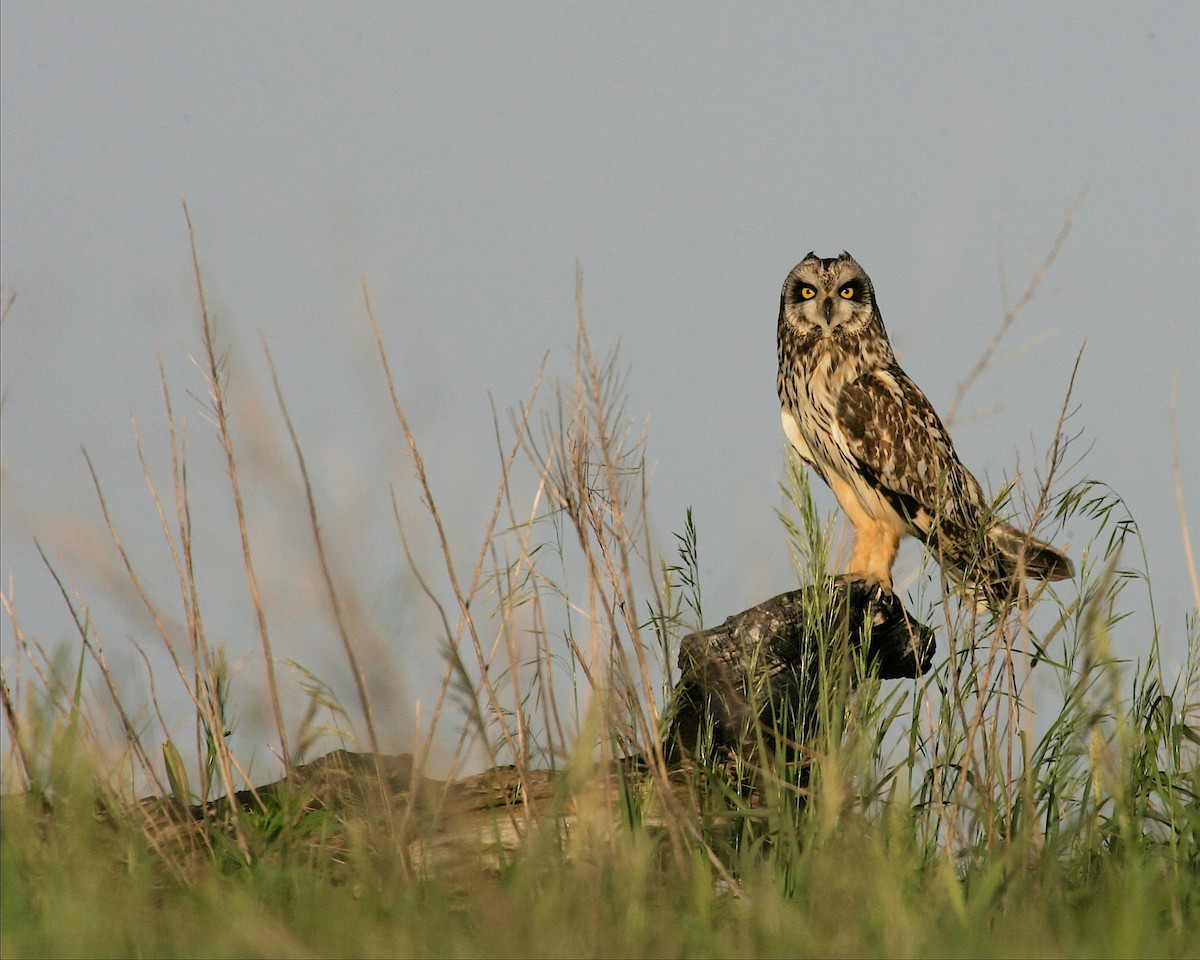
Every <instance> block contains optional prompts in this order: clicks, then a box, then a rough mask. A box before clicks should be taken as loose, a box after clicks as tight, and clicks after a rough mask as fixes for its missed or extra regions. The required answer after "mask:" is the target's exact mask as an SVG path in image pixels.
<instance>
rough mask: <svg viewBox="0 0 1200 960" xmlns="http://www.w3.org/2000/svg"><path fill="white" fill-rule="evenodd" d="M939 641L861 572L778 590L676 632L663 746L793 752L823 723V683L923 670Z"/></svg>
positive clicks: (675, 750)
mask: <svg viewBox="0 0 1200 960" xmlns="http://www.w3.org/2000/svg"><path fill="white" fill-rule="evenodd" d="M935 646H936V644H935V641H934V635H933V631H932V630H931V629H930V628H929V627H927V626H925V624H923V623H920V622H918V621H917V620H915V619H913V618H912V617H911V616H910V615H909V613H908V612H907V611H906V610H905V609H904V607H903V605H902V604H901V603H900V601H899V599H898V598H897V597H896V596H895V595H893V594H886V593H883V592H882V591H879V590H878V589H874V588H871V587H869V586H868V585H867V584H865V583H863V582H862V581H860V580H849V579H845V578H834V579H831V580H828V581H827V582H826V583H824V584H813V585H809V586H806V587H803V588H801V589H799V590H792V591H789V592H788V593H782V594H780V595H779V596H777V597H773V598H772V599H770V600H767V601H766V602H764V603H760V604H758V606H755V607H751V608H750V609H749V610H744V611H742V612H741V613H738V614H734V615H733V616H731V617H729V618H728V619H727V620H726V621H725V622H724V623H723V624H721V625H720V626H719V627H713V628H711V629H709V630H701V631H699V632H696V633H691V634H688V635H687V636H686V637H684V638H683V640H682V641H681V642H680V646H679V668H680V674H681V676H680V681H679V684H678V685H677V686H676V689H675V699H674V703H673V706H672V719H671V726H670V729H669V732H668V735H667V740H666V743H665V748H666V751H667V755H668V757H670V758H673V759H674V758H678V757H679V756H680V755H681V754H687V755H691V756H694V757H695V756H706V757H710V758H711V757H713V756H715V755H716V754H717V753H719V752H728V751H734V752H737V753H741V754H746V755H751V754H754V753H755V752H756V748H757V747H758V745H759V744H763V745H765V746H768V747H770V748H772V749H774V748H777V747H778V746H780V745H786V746H788V747H789V750H790V752H791V755H795V753H796V750H797V748H798V747H800V746H801V745H803V744H804V743H806V742H808V741H810V740H811V739H812V737H813V736H814V735H815V733H816V732H817V728H818V725H819V721H820V710H819V707H818V697H819V695H820V692H821V689H822V685H823V684H824V685H825V688H826V689H832V688H831V686H830V685H831V684H834V683H848V685H849V686H850V687H852V686H853V685H854V684H855V683H857V682H858V680H859V679H861V677H862V676H863V675H864V674H865V673H871V674H873V675H875V676H877V677H879V678H881V679H898V678H901V677H917V676H920V675H921V674H923V673H924V672H925V671H926V670H928V669H929V666H930V664H931V662H932V660H933V653H934V649H935ZM847 689H848V687H847Z"/></svg>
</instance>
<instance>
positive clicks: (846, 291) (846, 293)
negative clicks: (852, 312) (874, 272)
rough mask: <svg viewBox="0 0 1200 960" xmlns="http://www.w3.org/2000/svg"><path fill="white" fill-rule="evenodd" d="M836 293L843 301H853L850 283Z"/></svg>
mask: <svg viewBox="0 0 1200 960" xmlns="http://www.w3.org/2000/svg"><path fill="white" fill-rule="evenodd" d="M838 292H839V293H840V294H841V295H842V299H843V300H853V299H854V285H853V284H851V283H848V284H846V286H844V287H842V289H841V290H839V291H838Z"/></svg>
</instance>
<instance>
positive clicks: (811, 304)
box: [779, 251, 886, 339]
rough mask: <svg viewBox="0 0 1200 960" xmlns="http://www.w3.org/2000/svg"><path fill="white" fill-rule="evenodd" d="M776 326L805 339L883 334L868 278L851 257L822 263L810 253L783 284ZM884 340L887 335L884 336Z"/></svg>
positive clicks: (844, 254)
mask: <svg viewBox="0 0 1200 960" xmlns="http://www.w3.org/2000/svg"><path fill="white" fill-rule="evenodd" d="M779 322H780V323H781V324H783V323H786V324H788V326H790V327H791V328H792V330H793V331H794V332H795V333H796V334H797V335H799V336H800V337H803V338H805V339H810V338H811V339H823V338H826V337H848V336H855V335H858V334H861V333H863V332H864V331H866V330H867V329H868V328H870V327H872V325H874V326H875V328H876V329H875V330H873V331H872V332H879V333H883V324H882V320H881V319H880V316H879V308H878V307H877V306H876V305H875V288H874V287H872V286H871V278H870V277H868V276H867V274H866V272H865V271H864V270H863V268H862V267H860V266H859V265H858V261H857V260H855V259H854V258H853V257H852V256H850V254H848V253H846V252H844V251H843V253H842V255H841V256H840V257H832V258H830V259H825V258H823V257H818V256H817V255H816V254H815V253H810V254H809V255H808V256H807V257H805V258H804V259H803V260H801V261H800V262H799V263H798V264H796V266H795V267H793V268H792V272H791V273H789V274H788V277H787V280H785V281H784V283H783V293H782V294H781V295H780V298H779ZM885 336H886V334H885Z"/></svg>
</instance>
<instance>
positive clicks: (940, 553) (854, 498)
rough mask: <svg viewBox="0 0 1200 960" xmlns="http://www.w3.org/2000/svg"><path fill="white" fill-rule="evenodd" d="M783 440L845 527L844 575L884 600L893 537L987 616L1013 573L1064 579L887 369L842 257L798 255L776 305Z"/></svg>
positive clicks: (854, 272) (857, 271) (1046, 549)
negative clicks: (933, 562) (993, 508)
mask: <svg viewBox="0 0 1200 960" xmlns="http://www.w3.org/2000/svg"><path fill="white" fill-rule="evenodd" d="M778 387H779V402H780V404H781V405H782V408H783V410H782V419H783V432H784V433H785V434H787V438H788V440H789V441H791V444H792V446H793V447H795V448H796V452H797V453H799V454H800V456H801V457H802V458H803V459H804V461H805V462H806V463H807V464H809V466H811V467H812V468H813V469H814V470H816V471H817V473H818V474H820V476H821V479H823V480H824V481H825V482H826V483H827V484H829V486H830V488H831V489H832V490H833V492H834V495H835V496H836V497H837V499H838V503H840V504H841V506H842V509H843V510H845V511H846V514H847V516H849V518H850V522H851V523H852V524H853V525H854V549H853V552H852V554H851V556H850V571H849V572H850V576H851V577H856V578H857V577H861V578H864V579H866V580H868V581H870V582H873V583H876V584H878V585H879V586H880V587H882V588H883V589H885V590H886V591H888V592H889V593H890V592H891V590H892V564H893V563H894V562H895V560H896V552H897V550H898V549H899V546H900V538H901V536H903V535H904V534H910V535H912V536H914V537H917V538H918V539H920V540H921V541H922V542H923V543H925V544H926V546H928V547H929V548H930V550H931V551H932V552H933V554H934V556H935V557H936V558H937V560H938V562H939V563H941V564H942V568H943V569H944V570H945V571H946V573H947V574H948V575H949V576H950V577H951V578H952V579H953V580H955V581H956V582H965V583H966V585H968V586H969V587H970V588H971V589H973V590H974V591H976V593H977V597H978V594H979V593H981V594H982V596H981V597H978V599H983V600H986V601H987V602H988V603H989V604H991V605H992V606H995V604H996V603H997V601H999V600H1002V599H1003V598H1005V597H1006V596H1009V595H1010V593H1011V592H1014V591H1013V590H1012V588H1013V581H1014V579H1015V578H1017V577H1018V576H1020V575H1024V576H1029V577H1037V578H1040V579H1043V580H1062V579H1065V578H1067V577H1070V576H1072V574H1073V570H1072V566H1071V561H1070V560H1069V559H1067V557H1065V556H1064V555H1063V554H1062V553H1060V552H1059V551H1058V550H1055V549H1054V548H1053V547H1052V546H1050V545H1049V544H1046V543H1042V542H1041V541H1039V540H1036V539H1034V538H1033V537H1032V536H1030V535H1029V534H1026V533H1023V532H1022V531H1020V530H1018V529H1017V528H1016V527H1013V526H1011V525H1009V524H1007V523H1003V522H1000V521H997V520H994V519H992V518H991V516H990V508H989V504H988V501H987V500H986V499H985V498H984V495H983V491H982V490H981V489H980V486H979V482H978V481H977V480H976V479H975V478H974V477H973V476H972V475H971V473H970V472H969V471H968V470H967V468H966V467H964V466H963V465H962V462H961V461H960V460H959V459H958V455H957V454H956V453H955V452H954V444H953V443H951V442H950V436H949V434H947V433H946V428H945V426H943V424H942V421H941V419H940V418H939V417H938V415H937V413H935V412H934V409H933V407H932V406H931V405H930V403H929V400H928V399H926V397H925V394H923V393H922V392H921V390H920V388H919V387H918V386H917V385H916V384H915V383H913V382H912V380H910V379H909V378H908V376H907V374H905V372H904V371H903V370H901V369H900V366H899V364H897V363H896V357H895V355H894V354H893V353H892V346H891V344H890V343H889V342H888V337H887V331H886V330H884V327H883V318H882V317H881V316H880V315H879V308H878V307H877V306H876V304H875V291H874V288H873V287H872V286H871V280H870V278H869V277H868V276H867V275H866V273H865V272H864V271H863V269H862V267H860V266H859V265H858V263H857V262H856V261H855V260H854V258H853V257H851V256H850V254H848V253H843V254H842V255H841V256H840V257H834V258H831V259H828V260H827V259H823V258H820V257H817V256H816V255H815V254H812V253H810V254H809V255H808V256H807V257H805V258H804V260H802V261H801V262H800V263H798V264H797V265H796V266H795V267H794V268H793V270H792V272H791V273H789V274H788V278H787V280H786V281H784V284H783V293H782V295H781V296H780V298H779V380H778Z"/></svg>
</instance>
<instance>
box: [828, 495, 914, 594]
mask: <svg viewBox="0 0 1200 960" xmlns="http://www.w3.org/2000/svg"><path fill="white" fill-rule="evenodd" d="M829 485H830V487H832V489H833V492H834V495H835V496H836V497H837V499H838V503H840V504H841V505H842V509H843V510H845V511H846V516H847V517H849V518H850V523H851V524H853V525H854V549H853V550H852V551H851V552H850V569H849V571H848V572H847V576H848V577H849V578H851V579H855V580H865V581H867V582H868V583H871V584H874V585H876V586H878V587H879V588H880V589H881V590H883V591H884V592H885V593H889V594H890V593H891V592H892V564H893V563H895V561H896V553H897V552H898V551H899V549H900V533H899V531H898V530H897V529H896V527H895V525H894V524H893V523H891V522H890V520H889V519H888V518H886V517H885V518H884V519H877V518H876V517H874V516H872V515H871V514H870V513H868V512H867V509H866V508H865V507H864V506H863V504H862V501H860V500H859V499H858V496H857V495H856V494H855V492H854V489H853V488H852V487H851V486H850V485H849V484H848V483H846V481H844V480H842V479H841V478H840V477H834V478H833V479H832V480H831V482H830V484H829Z"/></svg>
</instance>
